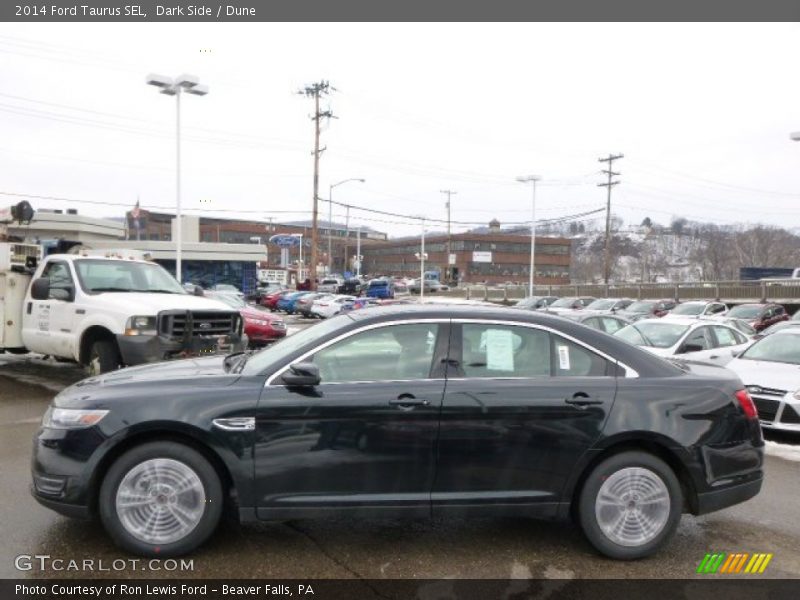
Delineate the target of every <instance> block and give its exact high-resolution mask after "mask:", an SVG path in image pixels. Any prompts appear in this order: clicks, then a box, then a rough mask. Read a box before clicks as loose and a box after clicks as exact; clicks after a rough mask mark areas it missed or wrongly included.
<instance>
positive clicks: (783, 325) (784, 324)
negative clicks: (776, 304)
mask: <svg viewBox="0 0 800 600" xmlns="http://www.w3.org/2000/svg"><path fill="white" fill-rule="evenodd" d="M793 327H800V321H795V320H793V319H789V320H788V321H779V322H778V323H773V324H772V325H770V326H769V327H767V328H766V329H762V330H761V331H759V332H758V333H756V334H755V336H754V339H757V340H760V339H761V338H763V337H765V336H768V335H772V334H773V333H776V332H778V331H782V330H784V329H791V328H793Z"/></svg>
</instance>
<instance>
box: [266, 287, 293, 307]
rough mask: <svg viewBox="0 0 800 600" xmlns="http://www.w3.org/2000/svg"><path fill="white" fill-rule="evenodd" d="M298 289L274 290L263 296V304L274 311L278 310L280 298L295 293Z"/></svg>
mask: <svg viewBox="0 0 800 600" xmlns="http://www.w3.org/2000/svg"><path fill="white" fill-rule="evenodd" d="M295 291H296V290H280V291H278V292H272V293H271V294H267V295H266V296H262V297H261V306H264V307H266V308H268V309H270V310H271V311H272V312H275V311H276V310H278V300H280V299H281V298H283V297H284V296H285V295H286V294H293V293H294V292H295Z"/></svg>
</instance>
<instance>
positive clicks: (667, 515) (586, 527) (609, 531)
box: [578, 451, 683, 560]
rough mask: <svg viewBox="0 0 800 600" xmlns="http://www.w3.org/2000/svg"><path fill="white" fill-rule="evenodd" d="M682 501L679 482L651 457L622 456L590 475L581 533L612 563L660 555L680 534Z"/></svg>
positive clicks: (581, 509) (582, 495)
mask: <svg viewBox="0 0 800 600" xmlns="http://www.w3.org/2000/svg"><path fill="white" fill-rule="evenodd" d="M682 506H683V495H682V493H681V486H680V483H679V482H678V478H677V477H676V476H675V473H674V472H673V471H672V469H671V468H670V467H669V465H667V464H666V463H665V462H664V461H662V460H661V459H659V458H657V457H655V456H653V455H652V454H649V453H646V452H638V451H631V452H622V453H620V454H615V455H614V456H611V457H609V458H607V459H606V460H604V461H603V462H601V463H600V464H599V465H597V467H595V468H594V470H593V471H592V472H591V473H590V474H589V477H588V478H587V479H586V482H585V483H584V485H583V489H582V490H581V493H580V497H579V499H578V515H579V517H580V524H581V528H582V529H583V532H584V534H585V535H586V537H587V538H588V540H589V542H591V544H592V545H593V546H594V547H595V548H596V549H597V550H599V551H600V552H601V553H603V554H605V555H606V556H609V557H611V558H616V559H622V560H635V559H638V558H644V557H645V556H649V555H651V554H653V553H654V552H656V551H657V550H658V549H659V548H660V547H661V546H663V545H664V544H665V543H666V542H667V541H668V540H669V539H670V537H672V534H673V533H675V529H676V528H677V526H678V522H679V521H680V518H681V508H682Z"/></svg>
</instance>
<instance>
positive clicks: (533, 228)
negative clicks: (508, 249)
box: [517, 175, 541, 296]
mask: <svg viewBox="0 0 800 600" xmlns="http://www.w3.org/2000/svg"><path fill="white" fill-rule="evenodd" d="M539 180H541V177H539V176H538V175H525V176H524V177H517V181H519V182H520V183H532V184H533V197H532V200H531V266H530V276H529V282H528V295H529V296H533V285H534V281H533V272H534V270H535V268H536V266H535V265H536V182H537V181H539Z"/></svg>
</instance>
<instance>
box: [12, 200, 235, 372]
mask: <svg viewBox="0 0 800 600" xmlns="http://www.w3.org/2000/svg"><path fill="white" fill-rule="evenodd" d="M0 214H2V213H0ZM15 218H16V217H15ZM8 222H10V221H9V220H6V223H8ZM0 318H1V319H2V322H1V323H0V352H2V351H5V352H9V353H13V354H24V353H26V352H36V353H40V354H45V355H49V356H53V357H54V358H56V359H60V360H70V361H75V362H78V363H79V364H81V365H83V366H85V367H86V369H87V371H88V372H89V374H92V375H96V374H100V373H105V372H108V371H112V370H115V369H118V368H120V367H123V366H131V365H138V364H142V363H148V362H156V361H161V360H166V359H169V358H173V357H182V356H193V355H199V354H212V353H218V352H235V351H239V350H243V349H244V348H246V347H247V340H246V339H245V336H244V333H243V330H242V328H243V322H242V317H241V315H240V314H239V311H236V310H232V309H231V308H230V307H228V306H227V305H225V304H224V303H222V302H220V301H218V300H212V299H211V298H205V297H202V296H199V295H194V294H190V293H188V292H187V291H186V290H184V289H183V287H182V286H181V285H180V284H179V283H178V282H177V281H176V280H175V278H174V277H172V275H170V274H169V273H168V272H167V271H166V270H165V269H164V268H163V267H161V266H160V265H158V264H156V263H154V262H152V261H148V260H144V258H143V256H142V255H141V254H138V255H137V254H136V253H135V251H130V250H123V251H113V250H112V251H107V250H103V251H101V252H95V251H92V250H87V249H85V248H84V249H77V251H76V252H75V253H74V254H51V255H49V256H47V257H42V251H41V247H40V246H39V245H36V244H26V243H22V242H14V241H5V242H3V241H0Z"/></svg>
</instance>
